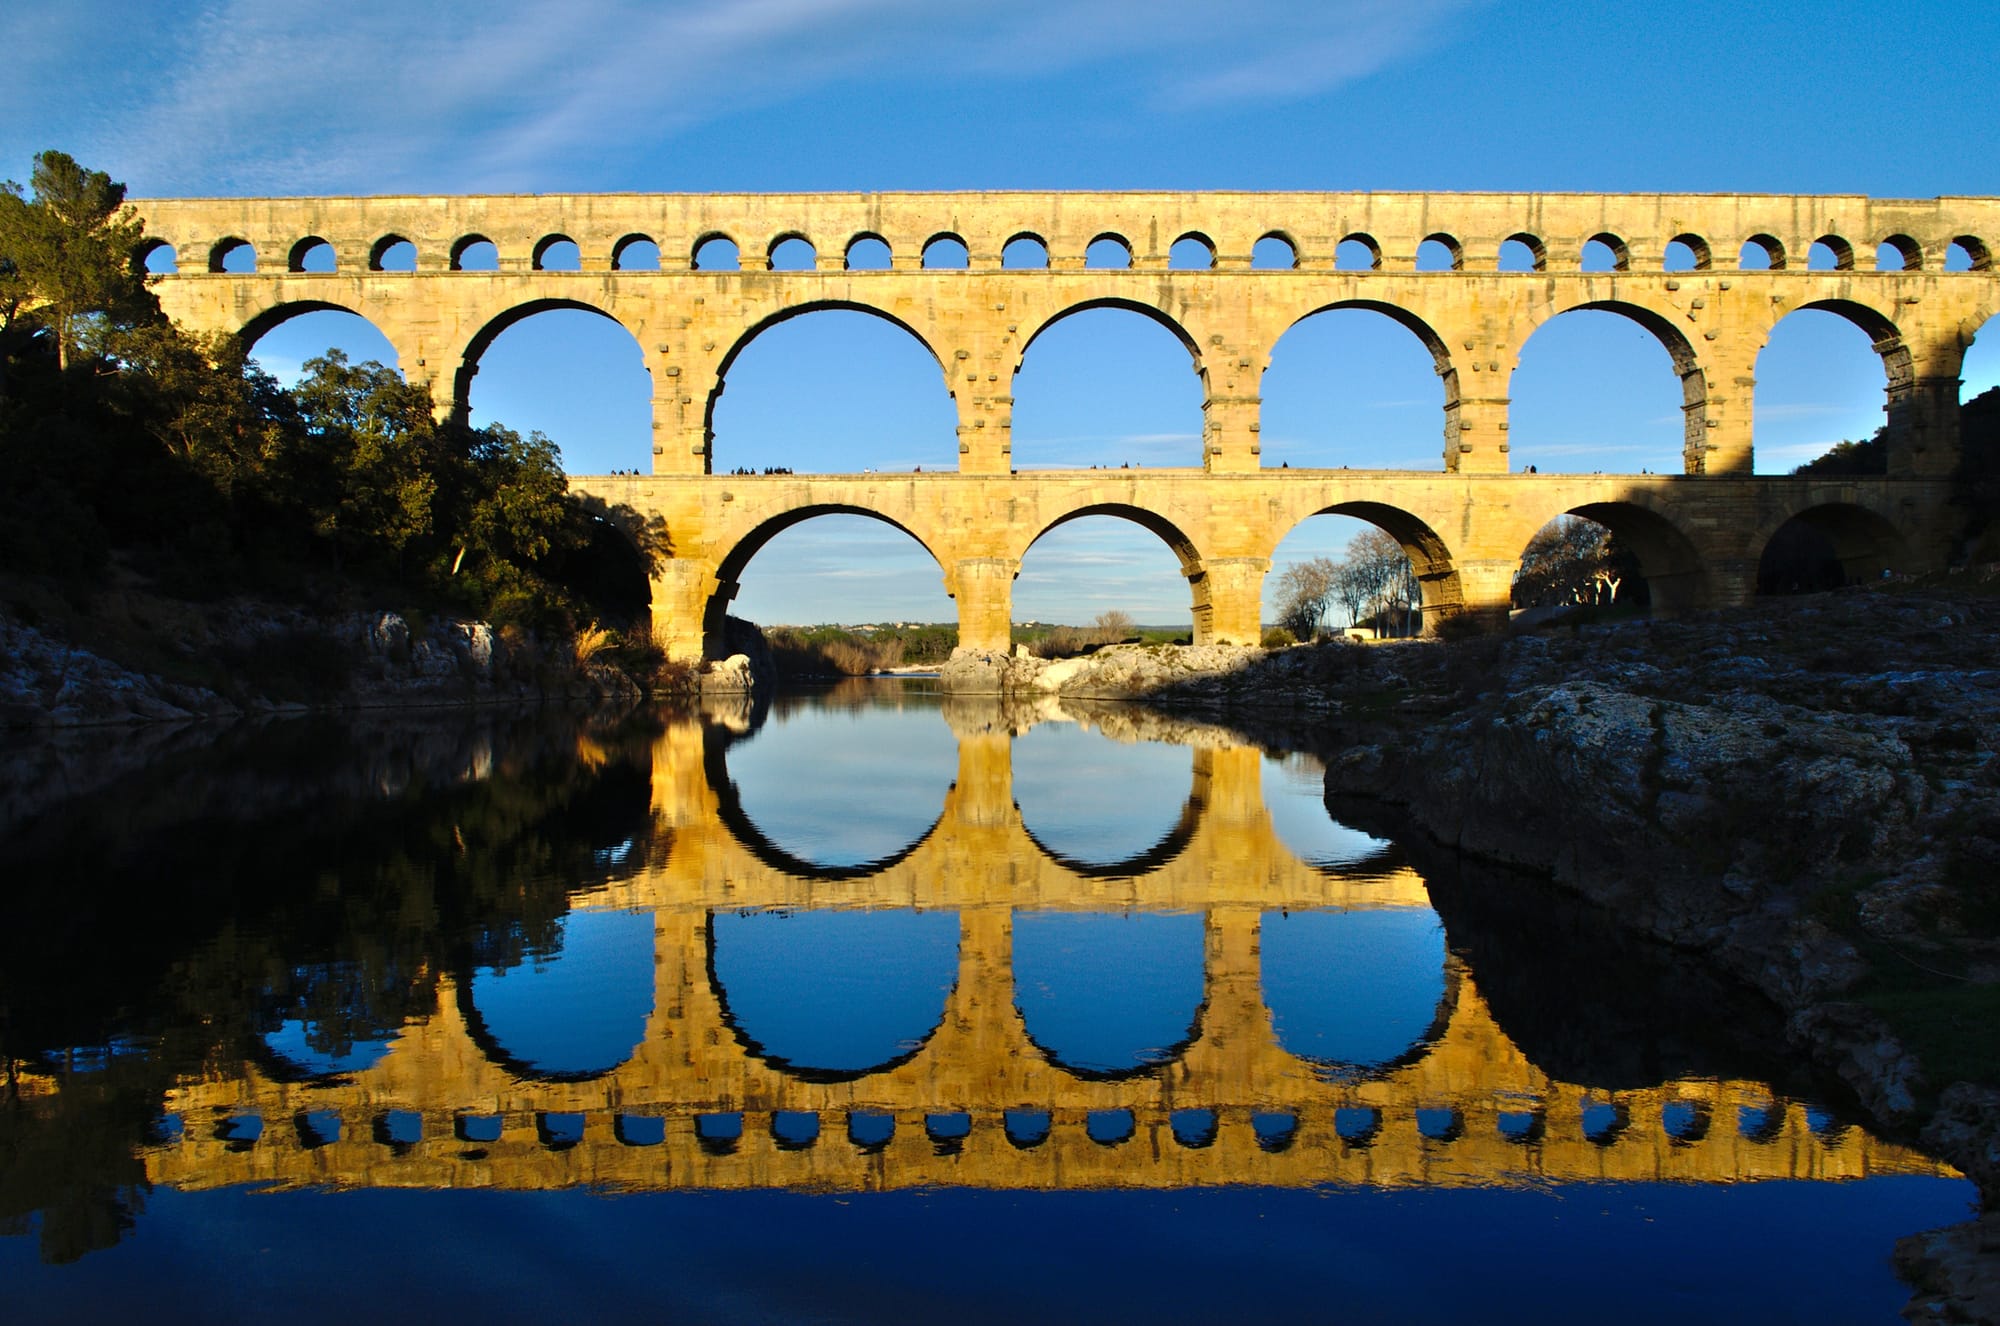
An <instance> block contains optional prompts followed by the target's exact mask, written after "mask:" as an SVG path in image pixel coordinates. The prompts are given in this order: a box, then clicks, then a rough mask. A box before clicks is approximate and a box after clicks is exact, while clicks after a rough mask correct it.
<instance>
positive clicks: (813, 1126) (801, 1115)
mask: <svg viewBox="0 0 2000 1326" xmlns="http://www.w3.org/2000/svg"><path fill="white" fill-rule="evenodd" d="M771 1140H772V1141H773V1142H774V1143H776V1144H777V1147H778V1150H780V1151H809V1150H811V1149H812V1147H813V1144H814V1143H816V1142H818V1141H819V1114H818V1113H817V1112H816V1111H814V1110H773V1111H771Z"/></svg>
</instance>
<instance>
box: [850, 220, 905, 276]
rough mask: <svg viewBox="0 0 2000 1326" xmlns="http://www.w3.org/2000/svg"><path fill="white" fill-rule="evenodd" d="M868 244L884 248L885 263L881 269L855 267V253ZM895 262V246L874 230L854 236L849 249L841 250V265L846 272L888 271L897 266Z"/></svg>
mask: <svg viewBox="0 0 2000 1326" xmlns="http://www.w3.org/2000/svg"><path fill="white" fill-rule="evenodd" d="M868 244H879V245H881V246H882V256H883V262H882V264H881V266H880V267H874V266H870V267H856V266H855V265H854V259H855V252H854V251H855V250H856V249H857V248H861V247H862V246H864V245H868ZM895 262H896V248H895V246H894V245H893V244H891V243H889V241H888V239H887V238H886V237H884V236H883V235H882V234H880V233H879V232H877V231H873V230H862V231H857V232H856V233H855V234H854V236H853V237H852V238H850V239H849V240H848V241H847V247H846V248H845V249H843V250H841V265H842V267H843V268H844V269H845V270H847V271H850V272H857V271H887V270H889V269H891V268H893V267H894V266H895Z"/></svg>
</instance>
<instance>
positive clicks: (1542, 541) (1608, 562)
mask: <svg viewBox="0 0 2000 1326" xmlns="http://www.w3.org/2000/svg"><path fill="white" fill-rule="evenodd" d="M1633 565H1634V563H1633V559H1632V558H1631V556H1630V555H1629V554H1627V553H1625V552H1624V551H1623V550H1622V549H1620V548H1619V547H1618V544H1617V542H1616V541H1615V540H1614V539H1613V538H1612V535H1611V531H1610V530H1608V529H1606V528H1605V527H1604V526H1602V525H1600V524H1598V523H1597V522H1596V521H1594V520H1586V519H1584V518H1583V517H1581V516H1557V517H1556V518H1555V519H1554V520H1551V521H1550V522H1549V523H1548V524H1546V525H1544V526H1542V527H1541V528H1540V529H1538V530H1536V531H1535V537H1534V538H1532V539H1530V540H1528V546H1527V548H1526V550H1524V551H1523V552H1522V554H1521V569H1520V570H1519V571H1517V572H1515V573H1514V606H1515V607H1517V608H1546V607H1556V606H1566V605H1572V604H1582V605H1599V606H1606V607H1608V606H1610V605H1611V604H1614V603H1616V602H1617V601H1618V591H1619V589H1620V588H1621V587H1622V586H1623V585H1624V583H1625V578H1626V576H1627V575H1629V574H1630V573H1631V571H1632V569H1633Z"/></svg>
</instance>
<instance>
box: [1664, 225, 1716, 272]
mask: <svg viewBox="0 0 2000 1326" xmlns="http://www.w3.org/2000/svg"><path fill="white" fill-rule="evenodd" d="M1675 244H1678V245H1680V246H1681V247H1682V248H1684V249H1686V250H1687V251H1688V253H1689V254H1691V255H1692V256H1693V258H1694V265H1693V268H1692V270H1694V271H1697V272H1705V271H1708V270H1709V269H1710V268H1711V267H1713V266H1714V264H1715V254H1714V253H1713V252H1711V251H1710V249H1709V247H1708V241H1707V240H1705V239H1703V238H1702V237H1701V236H1700V235H1697V234H1694V233H1693V232H1692V231H1683V232H1682V233H1680V234H1678V235H1675V236H1674V237H1673V238H1672V239H1670V240H1668V241H1667V242H1666V244H1665V245H1664V246H1662V248H1661V250H1660V265H1661V267H1662V268H1663V269H1664V268H1665V267H1666V251H1667V249H1668V248H1671V247H1672V246H1673V245H1675Z"/></svg>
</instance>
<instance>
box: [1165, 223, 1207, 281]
mask: <svg viewBox="0 0 2000 1326" xmlns="http://www.w3.org/2000/svg"><path fill="white" fill-rule="evenodd" d="M1167 266H1168V267H1169V268H1171V269H1172V270H1174V271H1178V272H1207V271H1213V270H1214V268H1215V241H1214V240H1212V239H1210V238H1209V237H1208V236H1206V235H1204V234H1201V233H1199V232H1198V231H1192V230H1191V231H1189V232H1188V233H1187V234H1185V235H1182V236H1181V237H1180V238H1179V239H1177V240H1175V241H1174V243H1173V247H1172V248H1170V249H1168V250H1167Z"/></svg>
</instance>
